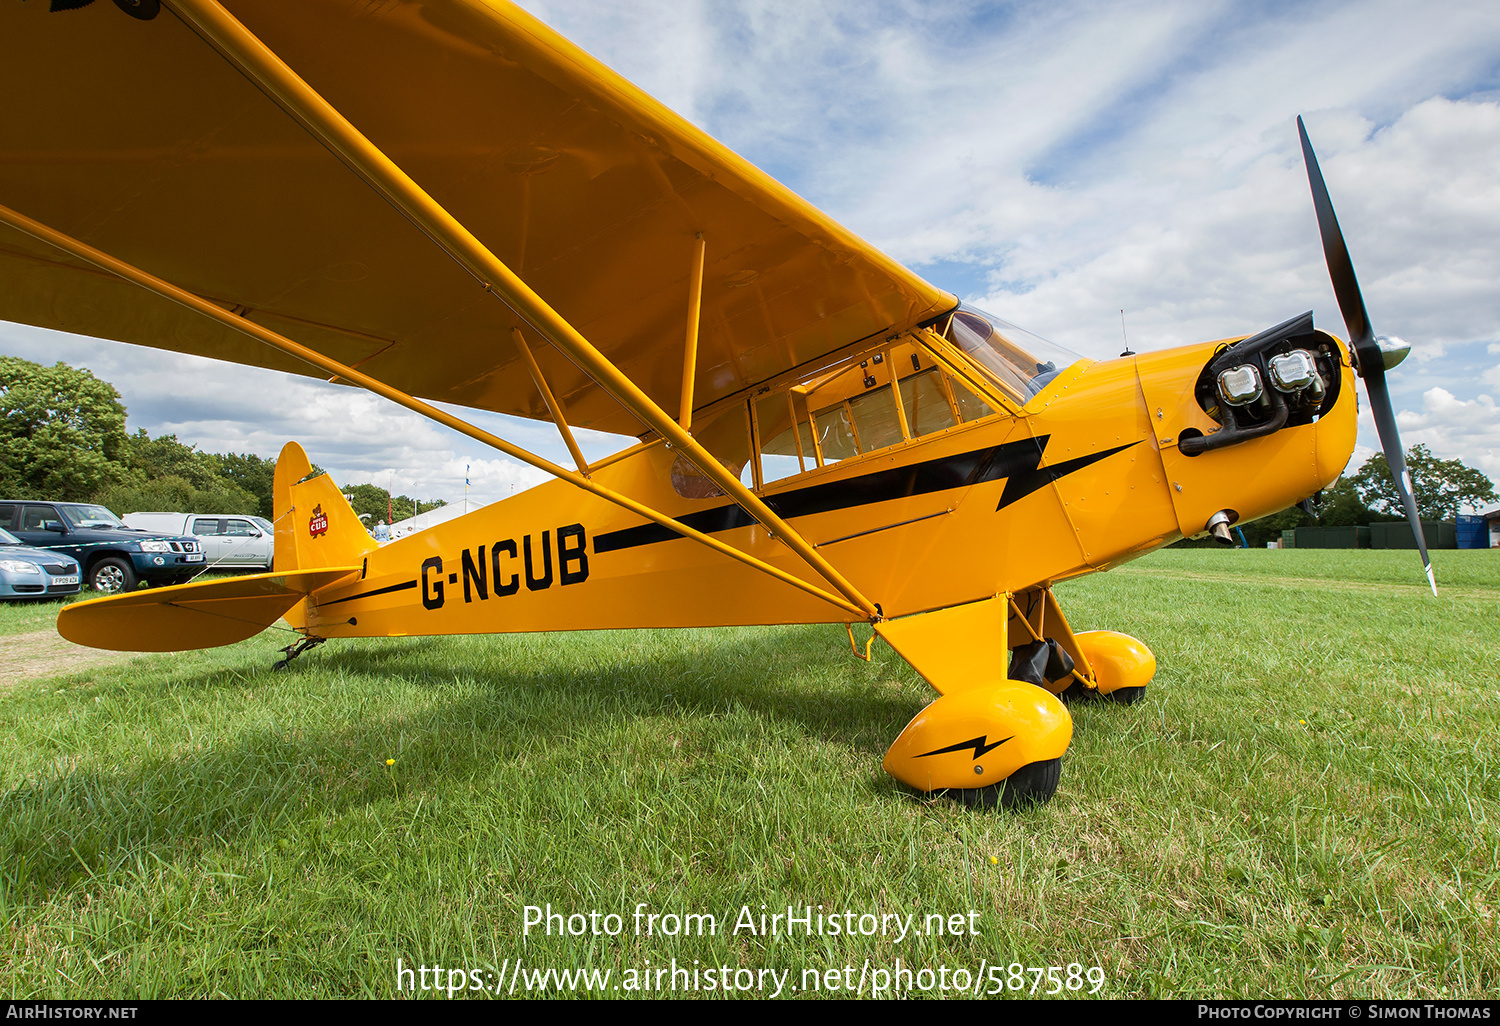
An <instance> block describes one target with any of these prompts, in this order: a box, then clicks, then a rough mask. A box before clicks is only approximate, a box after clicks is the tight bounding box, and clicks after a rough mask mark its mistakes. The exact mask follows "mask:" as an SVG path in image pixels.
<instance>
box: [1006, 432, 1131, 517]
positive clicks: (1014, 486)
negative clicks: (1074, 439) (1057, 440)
mask: <svg viewBox="0 0 1500 1026" xmlns="http://www.w3.org/2000/svg"><path fill="white" fill-rule="evenodd" d="M1047 437H1048V436H1046V435H1044V436H1042V439H1041V441H1042V443H1043V444H1044V445H1045V444H1046V441H1047ZM1135 444H1137V443H1135V442H1126V443H1125V444H1124V445H1117V446H1115V447H1114V448H1113V449H1101V450H1100V451H1098V452H1093V453H1089V454H1088V455H1087V456H1080V457H1078V458H1077V459H1073V460H1066V461H1064V462H1062V463H1054V464H1052V465H1051V466H1050V467H1039V466H1035V465H1033V466H1031V467H1028V468H1027V469H1026V470H1024V471H1022V472H1021V473H1019V474H1012V475H1011V477H1010V479H1009V480H1007V481H1006V482H1005V491H1004V492H1003V493H1001V495H1000V505H998V506H996V507H995V512H997V513H998V512H999V511H1000V510H1002V509H1004V508H1005V507H1006V506H1009V505H1010V504H1011V503H1013V502H1016V501H1017V500H1019V499H1024V498H1026V496H1028V495H1030V494H1031V493H1032V492H1034V491H1036V490H1037V489H1038V488H1041V487H1042V486H1043V485H1049V484H1051V483H1052V482H1053V481H1056V480H1058V479H1059V478H1063V477H1067V476H1068V475H1069V474H1071V473H1073V471H1075V470H1082V469H1083V468H1084V467H1086V466H1088V465H1089V464H1091V463H1098V462H1099V461H1100V460H1102V459H1104V458H1105V457H1107V456H1113V455H1114V454H1115V453H1117V452H1124V451H1125V450H1126V449H1129V448H1130V447H1131V446H1132V445H1135Z"/></svg>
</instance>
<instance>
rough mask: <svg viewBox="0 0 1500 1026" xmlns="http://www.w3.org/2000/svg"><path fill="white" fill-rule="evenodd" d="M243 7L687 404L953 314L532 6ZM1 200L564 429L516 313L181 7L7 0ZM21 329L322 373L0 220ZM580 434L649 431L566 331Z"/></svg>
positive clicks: (301, 328)
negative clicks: (554, 418)
mask: <svg viewBox="0 0 1500 1026" xmlns="http://www.w3.org/2000/svg"><path fill="white" fill-rule="evenodd" d="M226 7H227V8H228V9H229V10H230V11H231V13H232V14H234V15H235V16H236V17H237V18H239V19H240V20H241V21H242V22H243V23H244V24H245V25H246V26H247V27H248V28H249V29H250V30H251V31H252V32H254V33H255V34H256V35H258V36H259V37H260V38H261V39H262V40H263V41H264V42H265V43H266V44H267V45H268V46H270V48H271V49H272V50H274V51H275V52H276V53H277V54H278V55H279V56H280V57H281V58H282V59H283V60H284V61H285V62H286V63H287V64H288V65H289V66H290V67H291V68H292V69H293V70H294V71H296V72H297V73H298V74H300V75H301V76H302V77H303V78H304V79H306V80H307V82H308V83H309V84H310V85H311V86H312V87H313V88H314V89H316V90H318V91H319V92H320V93H321V94H322V95H323V96H324V97H325V98H327V99H328V100H329V101H330V102H332V103H333V105H334V106H335V107H337V108H338V109H339V110H340V111H341V113H343V114H344V116H346V117H347V118H348V119H349V120H350V121H351V122H352V123H353V124H354V125H355V126H356V127H357V128H359V129H360V130H361V131H362V132H364V133H365V134H366V135H367V136H368V137H369V138H370V139H371V140H372V141H373V142H374V143H375V144H376V145H378V146H379V147H380V148H381V149H382V150H384V151H385V152H386V153H387V154H388V155H389V156H390V157H391V158H392V159H393V160H394V161H395V162H396V163H397V164H399V165H400V166H401V167H402V168H403V169H404V170H405V171H406V172H407V173H409V174H410V175H411V176H412V177H413V178H414V179H415V180H416V181H417V182H418V183H419V184H420V185H422V186H423V187H424V188H425V189H426V190H427V191H428V192H430V193H431V194H432V196H433V197H434V198H435V199H436V200H438V202H440V203H441V204H443V206H445V207H446V208H447V209H448V210H449V211H450V212H452V213H453V214H454V215H455V216H456V217H457V218H458V219H459V221H461V222H462V223H463V224H464V225H465V226H466V227H467V228H468V229H469V230H470V231H471V232H473V233H474V235H475V236H477V237H478V238H479V239H480V240H481V241H482V242H483V243H484V244H485V245H486V246H487V247H488V248H489V249H490V250H491V251H492V252H493V253H495V255H496V256H498V257H499V258H500V259H501V260H503V261H504V262H506V263H507V264H508V265H509V266H510V267H511V269H512V270H514V271H515V272H517V273H518V274H519V275H520V276H521V277H522V278H523V279H524V280H525V281H526V282H527V283H528V284H529V285H530V286H531V288H533V289H534V290H535V291H536V292H537V293H538V294H539V295H540V296H541V297H542V298H543V299H544V300H546V301H547V302H548V303H549V304H550V305H551V306H552V307H553V308H554V309H556V310H557V311H558V312H559V313H561V314H562V315H563V316H564V317H565V318H566V319H567V320H568V321H569V322H571V323H572V325H573V326H574V327H576V328H577V329H578V330H579V331H580V332H581V333H582V334H583V335H584V336H585V337H587V338H588V339H589V341H591V342H592V343H593V344H594V345H595V346H596V347H598V348H599V349H600V350H601V351H602V352H603V353H604V354H605V355H606V356H608V357H609V358H610V359H611V360H612V361H613V362H614V363H615V364H616V365H617V366H618V367H619V368H620V369H621V370H622V371H624V372H625V374H626V375H628V376H629V377H630V378H631V380H632V381H634V382H635V383H636V384H637V385H638V386H639V387H640V388H641V389H643V390H644V391H645V392H646V394H647V395H648V396H650V398H652V399H653V400H654V401H655V402H656V403H657V404H659V405H660V406H661V407H662V408H663V409H666V410H669V411H673V412H675V411H676V409H677V405H678V395H679V392H680V388H681V376H682V367H683V348H684V339H685V336H686V331H687V316H688V309H689V295H688V293H689V282H690V280H691V275H692V270H693V263H694V258H695V254H696V250H697V245H698V242H697V240H698V238H699V236H700V235H701V237H702V238H703V240H704V243H705V246H706V260H705V273H704V279H703V290H702V315H701V318H700V339H699V344H698V345H699V348H698V359H697V369H696V374H695V380H696V387H695V397H696V398H695V403H694V405H695V406H698V407H700V408H701V407H703V406H706V405H709V404H711V403H713V402H715V401H716V400H718V399H721V398H723V397H724V396H726V395H730V394H733V393H735V392H738V391H740V390H742V389H744V388H746V387H747V386H749V385H752V384H754V383H756V382H759V381H763V380H765V379H767V378H770V377H772V376H774V375H776V374H778V373H780V372H782V371H784V370H787V369H789V368H791V367H796V366H801V365H803V364H807V363H810V362H813V361H816V360H817V359H819V358H820V357H822V356H824V355H825V354H827V353H830V352H832V351H834V350H837V349H840V348H842V347H844V346H847V345H849V344H851V343H853V342H856V341H858V340H860V339H863V338H867V337H871V336H878V335H884V334H889V333H892V332H896V331H900V330H904V329H905V328H907V327H910V326H912V325H914V324H917V323H921V322H922V321H924V320H927V319H930V318H932V317H935V316H937V315H938V314H940V313H942V312H943V311H945V310H947V309H949V308H951V307H952V306H953V305H954V299H953V297H951V296H949V295H947V294H946V293H943V292H941V291H940V290H937V289H935V288H933V287H932V286H930V285H928V284H927V283H925V282H923V281H922V280H921V279H920V278H918V277H917V276H915V275H913V274H911V273H910V272H909V271H906V270H905V269H903V268H901V267H900V266H899V265H897V264H895V263H894V262H893V261H891V260H890V259H889V258H887V257H885V256H884V255H883V254H881V253H879V252H878V251H876V250H875V249H873V248H872V247H870V246H868V245H867V244H865V243H863V242H861V241H860V240H859V239H858V238H856V237H854V236H853V235H851V234H850V233H849V232H847V231H846V230H844V229H843V228H841V227H840V226H838V225H837V224H835V223H834V222H832V221H831V220H829V219H828V218H826V217H825V216H823V215H822V214H820V213H818V212H817V211H816V210H815V209H813V208H812V207H811V206H809V205H808V204H806V203H805V202H803V201H801V200H800V199H798V198H797V197H796V196H794V195H792V194H791V193H790V192H788V191H787V190H786V189H784V188H783V187H781V186H780V185H778V184H777V183H775V182H774V181H772V180H771V179H770V178H768V177H767V176H765V175H764V174H763V173H761V172H760V171H758V170H757V169H755V168H754V167H752V166H751V165H750V164H748V163H747V162H745V161H744V160H742V159H740V158H739V157H737V156H735V155H734V154H733V153H731V152H730V151H728V150H727V149H726V148H724V147H723V146H721V145H720V144H718V143H716V142H714V141H713V140H712V139H710V138H709V137H708V136H706V135H705V134H704V133H702V132H701V131H699V130H698V129H696V128H694V127H693V126H692V125H690V124H688V123H687V122H686V121H684V120H682V119H681V118H679V117H677V116H676V115H674V114H672V113H671V112H670V111H668V110H666V108H664V107H662V106H661V105H660V104H658V103H656V102H655V101H654V100H651V99H650V98H649V97H648V96H646V95H645V94H644V93H642V92H640V91H639V90H638V89H636V88H635V87H633V86H631V85H630V84H629V83H627V82H625V81H624V80H623V79H621V78H620V77H619V76H617V75H615V74H614V73H612V72H610V71H609V70H608V69H606V68H604V67H603V66H602V65H601V64H599V63H598V62H597V61H595V60H593V59H592V58H590V57H589V56H588V55H587V54H584V53H583V52H582V51H580V50H578V49H577V48H576V47H574V46H572V45H571V44H569V43H568V42H566V41H565V40H563V39H562V38H561V37H559V36H557V35H556V34H555V33H553V32H551V31H550V30H549V29H547V28H546V27H545V26H543V25H541V24H540V23H539V22H537V21H535V20H534V19H532V18H531V17H530V16H529V15H527V14H525V13H524V12H522V11H520V10H519V9H517V8H514V7H511V6H508V5H503V4H500V3H480V2H477V0H424V2H421V3H417V2H407V0H383V2H373V3H360V4H351V3H347V2H338V0H299V2H298V3H295V4H289V3H283V2H272V0H231V2H229V3H227V4H226ZM0 55H3V58H4V59H3V61H0V87H3V88H4V89H5V93H6V95H7V96H8V97H9V98H10V99H9V101H8V104H7V105H8V107H9V111H8V114H7V117H6V119H4V121H3V123H0V203H3V204H5V205H7V206H10V207H12V208H13V209H15V210H18V211H20V212H21V213H23V214H26V215H28V216H30V217H32V218H35V219H36V220H38V221H41V222H43V223H44V224H48V225H50V226H52V227H54V228H57V229H59V230H61V231H63V232H65V233H68V234H70V235H72V236H74V237H76V238H79V239H82V240H83V241H85V242H87V243H89V244H91V245H93V246H95V247H97V248H98V249H101V250H103V251H105V252H107V253H111V254H113V255H115V256H118V257H120V258H122V259H124V260H127V261H129V262H131V263H134V264H136V265H137V266H140V267H142V268H144V269H146V270H148V271H151V272H152V273H154V274H157V275H159V276H161V277H162V278H165V279H167V280H169V281H172V282H174V283H176V284H179V285H181V286H183V287H184V288H187V289H189V290H190V291H193V292H195V293H197V294H199V295H201V296H204V297H205V298H208V299H210V300H212V301H214V302H216V303H219V304H221V305H223V306H225V307H226V308H229V309H231V310H233V311H235V312H237V313H242V314H244V315H245V316H247V317H249V318H250V319H251V320H254V321H257V322H259V323H261V324H263V325H265V326H267V327H270V328H272V329H273V330H275V331H277V332H280V333H282V334H284V335H287V336H289V337H291V338H294V339H297V340H298V341H300V342H303V343H304V344H307V345H309V346H311V347H312V348H314V349H317V350H319V351H321V352H323V353H325V354H327V355H329V356H332V357H333V358H334V359H336V360H339V361H340V362H342V363H346V364H350V365H353V366H356V367H358V368H359V369H360V370H362V371H364V372H365V373H367V374H370V375H371V376H373V377H375V378H377V379H380V380H382V381H384V382H386V383H388V384H391V385H394V386H395V387H397V388H400V389H402V390H404V391H406V392H408V393H410V394H412V395H417V396H421V397H423V398H427V399H434V400H439V401H444V402H452V403H457V404H460V405H464V406H470V407H475V408H479V409H486V410H494V411H498V412H504V413H511V414H517V415H520V416H526V417H537V418H545V417H547V415H548V414H547V410H546V408H545V406H544V405H543V402H542V399H541V397H540V395H539V394H538V392H537V389H536V387H535V385H534V384H533V381H532V378H531V376H530V374H529V373H528V372H527V370H526V367H525V364H524V363H523V362H521V357H520V355H519V354H518V353H517V351H516V349H515V348H514V346H513V344H512V342H511V340H510V338H509V331H510V328H511V327H512V325H514V324H515V322H516V318H515V316H514V315H513V314H512V313H511V312H510V311H509V310H508V309H507V308H506V307H505V305H504V304H503V303H501V302H500V301H498V300H497V299H496V298H495V297H493V296H491V295H489V294H487V293H486V292H484V291H483V290H482V289H481V288H480V287H479V284H478V283H477V282H476V281H475V279H474V278H472V277H471V276H469V275H468V274H467V273H466V272H465V271H463V270H462V269H461V268H460V267H459V266H458V265H457V264H455V263H454V262H453V261H452V260H450V259H449V258H448V257H447V256H446V255H444V254H443V252H442V251H441V250H440V249H439V248H438V247H437V246H435V245H433V244H432V243H431V242H430V241H429V240H428V239H427V238H426V237H424V236H423V235H422V234H421V233H420V232H419V231H418V230H417V229H416V228H415V227H413V226H412V225H411V224H409V223H408V222H407V221H406V220H405V219H404V218H403V217H402V216H401V215H400V214H399V213H398V212H397V211H396V210H395V209H393V208H392V207H391V206H389V205H388V204H387V203H386V202H385V201H384V200H382V199H381V198H380V197H379V196H378V195H377V194H376V193H375V192H374V191H373V190H372V189H370V188H369V187H368V186H367V185H365V184H364V182H363V181H361V180H360V179H359V178H358V177H357V176H356V175H354V174H353V173H352V172H351V171H350V170H349V169H348V168H346V167H344V166H343V164H342V163H340V161H339V160H338V159H337V158H336V157H335V156H333V155H332V154H331V153H330V152H329V151H328V150H326V149H324V148H323V147H322V146H321V145H320V144H319V143H318V142H317V141H316V140H315V139H314V138H313V137H312V136H311V135H310V134H309V133H308V132H306V131H305V130H304V129H303V128H302V127H301V126H300V124H299V123H298V122H297V121H295V120H294V119H293V118H292V117H291V116H289V115H288V114H287V113H286V112H285V111H283V110H282V109H281V108H280V107H279V106H277V104H276V103H275V102H273V101H272V100H271V99H269V98H268V97H267V96H266V95H264V94H263V93H262V92H261V91H260V90H259V89H258V88H257V87H256V86H255V85H254V84H252V83H251V82H250V80H249V79H247V78H246V77H245V76H244V75H242V74H241V73H240V72H239V71H238V70H237V69H236V68H235V67H234V66H233V65H231V64H230V63H229V62H228V61H227V60H225V59H224V58H223V57H222V56H220V54H219V53H218V52H217V51H216V50H214V49H213V48H212V47H211V46H210V45H209V44H208V43H206V42H205V41H204V40H202V39H200V38H199V37H198V36H197V35H196V34H195V33H194V32H193V31H192V30H191V29H190V28H189V27H188V26H187V25H186V24H185V23H184V22H183V21H181V20H179V18H178V17H177V16H175V15H174V14H173V13H172V12H171V11H170V9H169V8H167V7H163V9H162V12H161V14H160V15H159V16H158V17H156V18H154V19H152V20H149V21H143V20H138V19H135V18H130V17H126V16H125V15H124V14H123V13H122V12H121V10H120V9H118V8H117V7H116V6H115V5H113V4H103V3H97V4H93V5H90V6H89V7H86V8H84V9H81V10H73V11H59V12H56V13H53V12H51V11H49V10H48V7H47V6H46V5H43V4H20V3H11V4H5V5H3V6H0ZM0 282H3V283H4V288H3V289H0V318H5V319H9V320H16V321H21V322H25V323H30V324H36V325H41V326H44V327H50V328H58V329H61V330H66V331H73V332H78V333H81V334H86V335H93V336H98V337H104V338H113V339H119V340H122V341H129V342H135V343H139V344H143V345H151V346H156V347H159V348H164V349H170V350H176V351H179V352H188V353H195V354H199V355H206V356H213V357H217V358H220V359H227V360H232V361H236V362H242V363H248V364H255V365H260V366H267V367H274V368H278V369H282V370H288V371H293V372H297V373H304V374H314V375H318V376H323V375H322V373H321V372H319V371H316V370H315V369H313V368H311V367H308V366H306V365H303V364H300V363H298V362H296V361H294V360H292V359H291V358H290V357H286V356H282V355H280V354H278V353H276V352H274V351H272V350H269V349H266V348H264V347H261V346H259V345H258V344H257V343H255V342H253V341H251V340H249V339H247V338H245V337H244V336H242V335H240V334H238V333H235V332H233V331H230V330H228V329H226V328H224V327H221V326H219V325H216V324H214V323H212V322H210V321H207V320H204V319H202V318H200V317H198V316H196V315H193V314H191V313H189V312H187V311H184V310H182V309H181V308H179V307H176V306H175V305H173V304H170V303H168V302H166V301H165V300H162V299H159V298H157V297H154V296H151V295H150V294H148V293H145V292H142V291H140V290H138V289H136V288H134V287H132V286H129V285H126V284H124V283H122V282H120V281H118V280H116V279H114V278H112V277H110V276H108V275H106V274H104V273H102V272H100V271H97V270H95V269H92V268H89V267H86V266H84V265H82V264H81V263H78V262H76V261H75V260H74V259H73V258H71V257H68V256H65V255H63V254H60V253H58V252H55V251H51V250H49V249H48V247H46V246H45V245H44V244H42V243H39V242H37V241H35V240H33V239H31V238H29V237H27V236H24V235H22V234H20V233H18V232H15V231H13V230H12V229H9V228H3V227H0ZM531 342H532V344H533V345H534V346H535V347H536V356H537V359H538V362H539V363H540V365H541V370H542V372H543V374H544V376H545V377H546V378H547V380H548V381H549V383H551V385H552V387H553V390H554V391H555V392H557V393H558V394H559V397H560V398H562V400H563V402H564V403H565V405H566V407H567V411H568V416H569V420H570V421H572V422H573V423H575V424H578V425H580V426H587V427H592V428H595V429H598V430H605V431H616V432H622V433H631V434H638V433H640V432H641V430H642V427H641V424H640V422H639V421H638V420H637V419H636V418H635V417H634V416H632V415H631V414H629V413H627V412H626V411H625V410H624V409H622V408H621V407H620V406H619V405H618V404H617V403H615V401H614V400H612V399H611V398H610V397H609V396H608V395H606V394H605V393H604V392H603V391H602V390H601V389H600V388H599V387H598V386H597V385H596V384H595V383H594V382H593V381H592V380H591V379H590V378H589V377H587V376H586V375H585V374H584V373H583V372H582V371H580V370H578V369H577V368H576V367H574V365H573V364H572V363H570V362H568V361H567V360H566V359H565V358H564V357H563V355H562V354H561V353H560V352H558V351H556V350H554V349H552V348H551V347H550V346H547V345H545V344H544V343H543V341H542V340H541V339H540V338H535V337H533V338H531Z"/></svg>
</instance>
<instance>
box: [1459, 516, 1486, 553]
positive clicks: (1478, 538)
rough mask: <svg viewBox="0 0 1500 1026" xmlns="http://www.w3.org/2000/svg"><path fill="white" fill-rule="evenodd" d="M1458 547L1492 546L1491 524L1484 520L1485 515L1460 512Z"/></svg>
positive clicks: (1480, 547) (1477, 547)
mask: <svg viewBox="0 0 1500 1026" xmlns="http://www.w3.org/2000/svg"><path fill="white" fill-rule="evenodd" d="M1458 547H1459V548H1461V549H1487V548H1489V547H1490V529H1489V525H1488V524H1486V523H1485V522H1484V517H1480V516H1470V515H1468V514H1465V513H1461V514H1459V517H1458Z"/></svg>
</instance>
